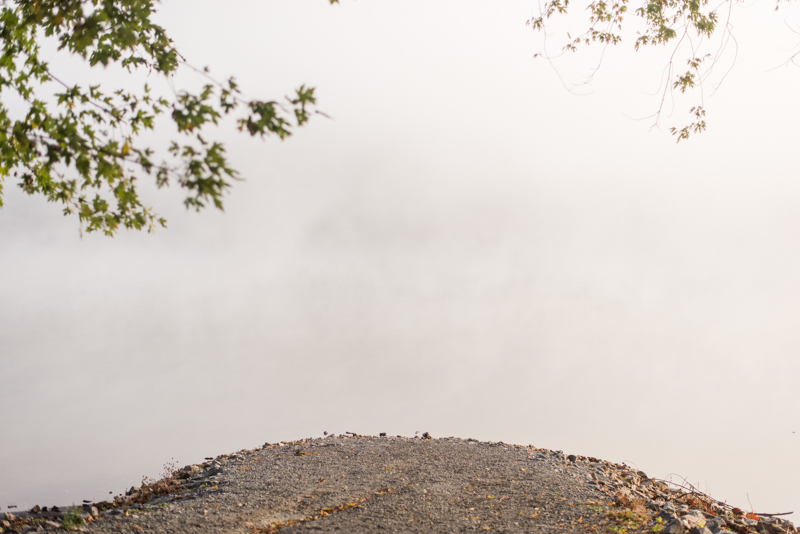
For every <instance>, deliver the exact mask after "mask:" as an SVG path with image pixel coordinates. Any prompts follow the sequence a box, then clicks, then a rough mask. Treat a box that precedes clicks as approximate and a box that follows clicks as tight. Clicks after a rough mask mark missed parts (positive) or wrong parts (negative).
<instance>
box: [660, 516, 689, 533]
mask: <svg viewBox="0 0 800 534" xmlns="http://www.w3.org/2000/svg"><path fill="white" fill-rule="evenodd" d="M662 532H663V534H683V533H684V528H683V523H682V522H681V520H680V519H673V520H672V521H670V522H669V523H667V525H666V526H665V527H664V530H663V531H662Z"/></svg>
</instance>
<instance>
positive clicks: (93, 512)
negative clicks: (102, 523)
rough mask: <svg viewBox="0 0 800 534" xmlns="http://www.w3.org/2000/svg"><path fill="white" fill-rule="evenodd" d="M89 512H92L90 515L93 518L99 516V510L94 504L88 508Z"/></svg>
mask: <svg viewBox="0 0 800 534" xmlns="http://www.w3.org/2000/svg"><path fill="white" fill-rule="evenodd" d="M89 513H90V514H92V517H93V518H95V519H97V518H98V517H100V510H98V509H97V507H95V506H92V507H91V508H90V509H89Z"/></svg>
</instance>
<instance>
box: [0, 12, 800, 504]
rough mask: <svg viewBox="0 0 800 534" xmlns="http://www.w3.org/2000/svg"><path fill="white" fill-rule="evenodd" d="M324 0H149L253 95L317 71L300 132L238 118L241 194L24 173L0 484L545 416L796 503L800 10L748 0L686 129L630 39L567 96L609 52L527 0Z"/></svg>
mask: <svg viewBox="0 0 800 534" xmlns="http://www.w3.org/2000/svg"><path fill="white" fill-rule="evenodd" d="M327 4H328V3H327V2H326V1H325V0H303V1H302V2H298V1H289V0H285V1H283V0H281V1H273V0H270V1H264V0H228V1H227V2H224V3H223V2H216V1H210V0H203V1H201V0H167V1H165V2H164V3H163V4H162V9H161V11H160V12H159V14H158V16H157V18H158V20H159V21H160V22H161V23H162V24H163V25H164V26H166V27H167V29H168V30H169V31H170V34H171V36H172V37H173V39H174V40H175V41H176V44H177V46H178V48H179V50H181V52H182V53H183V54H184V55H185V56H186V57H187V58H188V60H189V61H190V62H192V63H193V64H196V65H198V66H203V65H208V66H209V67H210V68H211V71H212V72H213V73H214V74H215V75H217V76H218V77H219V78H224V77H227V76H229V75H235V76H236V77H237V78H238V80H239V81H240V83H241V86H242V89H243V91H244V92H245V94H246V96H249V97H252V98H278V97H280V96H281V95H284V94H288V93H289V92H290V91H291V90H292V89H293V88H295V87H297V86H299V85H300V84H302V83H308V84H311V85H314V86H316V87H317V94H318V100H319V107H320V109H322V110H323V111H325V112H326V113H327V114H329V115H330V116H331V117H332V118H331V119H325V118H323V117H315V118H314V119H313V120H312V121H311V123H310V124H309V125H308V126H307V127H304V128H303V129H301V130H298V132H297V134H296V135H295V136H294V137H292V138H291V139H289V140H287V141H285V142H280V141H277V140H275V139H270V140H266V141H260V140H252V139H247V138H245V137H244V136H242V135H241V134H238V133H237V132H236V131H235V129H234V128H232V127H231V125H230V124H224V125H222V127H221V128H220V129H219V130H217V131H216V136H217V137H218V138H219V139H222V140H224V141H226V142H227V143H228V150H229V154H230V157H231V160H232V161H233V162H234V163H235V165H236V166H237V168H238V169H239V170H240V171H241V173H242V174H243V175H244V176H245V177H246V178H247V180H246V181H244V182H242V183H238V184H236V185H235V187H234V188H233V190H232V191H231V193H230V195H229V196H228V197H227V198H226V211H225V213H219V212H214V211H208V212H205V213H201V214H196V213H193V212H186V211H185V210H184V209H183V208H182V205H181V200H182V196H181V192H180V191H179V190H170V191H161V192H156V191H154V190H153V189H152V188H149V189H147V190H146V194H147V197H148V198H149V200H150V201H151V203H152V204H154V205H155V206H156V207H157V209H158V211H159V212H161V213H162V214H163V215H165V216H166V217H167V218H168V220H169V228H168V229H166V230H159V231H158V232H157V233H156V234H155V235H147V234H137V233H122V234H120V235H119V236H117V237H115V238H114V239H108V238H104V237H102V236H95V235H84V236H83V238H81V237H80V235H79V226H78V222H77V220H76V219H74V218H65V217H63V216H62V215H61V211H60V208H59V207H58V206H55V205H48V204H47V203H45V202H44V200H43V199H41V198H38V197H27V196H25V195H23V194H21V193H20V192H19V190H18V188H17V187H16V184H15V183H14V182H13V180H10V179H9V180H8V181H7V182H6V184H5V193H4V195H5V196H4V202H5V204H6V205H5V207H3V208H2V209H0V272H2V274H3V276H2V277H0V325H2V326H0V422H1V423H0V424H2V428H3V431H0V507H2V510H5V509H6V507H7V506H8V505H9V504H17V505H19V506H20V507H24V506H32V505H33V504H40V505H42V506H44V505H47V506H50V505H52V504H59V505H61V504H70V503H72V502H80V500H82V499H102V498H104V496H107V495H108V492H109V491H113V492H114V493H117V492H119V491H121V490H123V489H124V488H125V487H129V486H131V485H133V484H137V483H138V482H139V481H140V480H141V477H142V475H147V476H156V475H158V474H159V473H160V472H161V466H162V465H163V464H164V463H165V462H167V461H169V460H170V459H171V458H175V459H176V460H177V461H178V462H179V463H180V464H181V465H183V464H187V463H192V462H197V461H198V460H202V458H203V457H205V456H213V455H217V454H221V453H227V452H232V451H235V450H239V449H242V448H245V447H247V448H252V447H255V446H258V445H261V444H263V443H264V442H266V441H270V442H275V441H281V440H292V439H299V438H303V437H309V436H319V435H321V434H322V432H323V431H325V430H327V431H329V432H336V433H342V432H345V431H353V432H358V433H363V434H377V433H378V432H389V433H390V434H402V435H413V434H414V432H415V431H420V432H423V431H429V432H431V434H433V435H434V436H460V437H463V438H467V437H474V438H478V439H481V440H492V441H500V440H502V441H506V442H509V443H520V444H534V445H536V446H539V447H546V448H550V449H558V450H563V451H565V452H566V453H575V454H585V455H591V456H596V457H601V458H604V459H607V460H611V461H615V462H623V461H624V462H627V463H628V464H631V465H636V466H638V467H639V468H640V469H643V470H645V471H646V472H647V473H648V474H650V475H652V476H658V477H665V476H667V475H669V474H670V473H677V474H680V475H682V476H685V477H687V478H688V479H689V480H690V481H691V482H693V483H696V484H699V486H700V487H701V488H702V489H706V490H708V491H709V492H710V493H711V494H712V495H713V496H714V497H716V498H718V499H720V500H727V501H729V502H731V503H732V504H734V505H738V506H742V507H748V508H749V504H748V501H747V499H748V496H749V499H750V502H751V503H752V506H753V507H754V508H755V509H756V510H757V511H761V512H783V511H789V510H795V509H796V508H797V507H798V500H799V499H800V490H798V485H797V483H796V481H797V480H798V477H799V476H800V460H798V454H797V453H798V448H799V447H800V441H798V440H800V434H794V433H793V432H795V431H798V432H800V418H798V413H797V412H798V407H800V402H799V401H798V395H797V382H798V378H800V359H798V351H800V327H799V326H798V325H800V282H798V273H800V210H798V203H800V176H798V159H797V132H798V128H797V124H798V119H799V118H800V104H799V103H798V98H797V87H798V82H800V70H798V69H797V68H779V69H776V70H770V69H772V68H773V67H775V66H778V65H780V64H781V63H782V62H783V61H785V60H786V58H787V57H788V56H789V55H791V54H792V53H793V50H794V51H796V49H795V48H793V47H794V46H795V45H797V44H798V41H800V38H799V37H798V36H797V35H795V34H793V33H792V32H791V30H790V29H789V28H788V27H787V25H786V24H785V22H790V23H792V24H800V16H798V13H797V11H789V10H784V9H783V8H782V10H781V11H780V12H778V13H775V11H774V5H773V4H771V3H769V2H766V3H750V4H746V5H744V6H739V7H737V9H736V10H735V11H734V19H733V21H734V29H735V35H736V37H737V41H738V45H739V49H738V55H737V56H736V63H735V65H734V68H733V70H732V71H730V73H729V74H728V75H727V77H726V78H725V81H724V84H723V85H722V86H721V88H720V89H719V90H718V91H717V92H716V93H715V94H714V95H713V96H709V93H710V91H708V92H707V93H706V101H705V105H706V108H707V109H708V116H707V119H708V122H709V127H708V131H707V132H706V133H704V134H702V135H701V136H698V137H697V138H695V139H692V140H690V141H689V142H685V143H681V144H677V145H676V144H675V142H674V139H673V137H672V136H671V135H670V134H669V132H668V127H669V126H670V125H677V126H680V125H682V124H683V122H685V119H686V109H685V108H683V107H680V106H678V107H676V108H675V110H674V113H673V114H672V115H671V116H667V113H666V112H665V116H664V123H663V125H662V127H661V128H660V129H651V124H652V121H651V120H642V121H639V120H635V119H637V118H640V117H643V116H646V115H649V114H651V113H653V112H654V111H655V110H656V109H657V108H658V106H659V96H658V95H654V93H655V92H656V91H657V89H658V85H659V79H660V76H661V71H662V69H663V67H664V64H665V63H664V61H665V57H666V55H665V52H664V51H653V52H648V51H644V52H639V53H636V54H634V53H633V52H631V50H630V48H631V47H630V40H629V41H628V43H627V44H628V46H627V47H625V48H620V49H619V50H615V51H610V52H609V53H608V54H607V55H606V57H605V58H604V62H603V65H602V68H601V70H600V71H599V72H598V74H597V75H596V77H595V79H594V81H593V83H592V84H591V85H589V86H588V87H583V88H580V89H576V90H575V91H573V92H570V91H568V90H567V89H565V86H564V83H566V84H567V85H569V84H571V83H578V82H580V81H581V79H582V76H583V74H585V73H586V68H588V67H589V66H590V65H591V64H592V58H593V57H594V56H592V55H591V54H589V55H585V56H582V58H585V59H580V60H572V59H569V58H568V60H569V61H570V62H566V61H565V62H562V63H558V62H556V67H557V70H558V73H559V74H560V75H561V77H559V75H558V74H556V70H554V69H553V68H552V67H551V65H550V64H549V63H548V62H547V61H543V60H534V59H533V57H532V56H533V54H535V53H537V52H541V50H542V40H541V35H538V34H536V33H534V32H532V31H531V30H530V28H528V27H526V26H525V20H526V19H528V18H529V17H530V16H531V15H533V14H535V13H536V10H537V4H536V2H534V1H532V0H508V1H503V2H497V1H494V2H488V1H477V0H474V1H466V0H459V1H455V0H448V1H445V0H442V1H439V0H436V1H431V0H424V1H423V0H403V1H399V0H395V1H383V2H372V1H368V0H359V1H358V2H356V1H353V0H342V4H341V5H338V6H329V5H327ZM576 8H580V6H576ZM578 11H580V9H578ZM575 20H579V19H577V18H576V19H575ZM611 52H613V53H611ZM725 57H726V58H727V59H726V60H725V61H729V62H732V61H733V56H732V55H730V53H729V55H727V56H725ZM581 61H583V63H581ZM54 65H56V63H54ZM721 65H722V66H723V67H724V66H726V65H727V64H726V63H724V62H723V63H721ZM59 66H60V67H61V68H62V69H63V75H64V76H65V77H67V78H70V77H71V78H72V81H75V82H77V81H82V80H84V79H85V78H86V77H87V76H94V75H93V74H91V73H87V71H86V70H85V69H83V68H82V67H80V65H79V64H78V63H76V62H74V61H72V62H71V61H66V62H64V63H61V64H60V65H59ZM56 70H58V67H56ZM719 72H725V70H724V69H721V70H720V71H719ZM103 76H109V77H110V78H111V79H112V80H118V81H119V80H121V79H120V78H119V77H118V76H117V75H116V74H114V73H113V72H112V73H105V74H103ZM562 79H563V81H564V83H562ZM716 81H718V79H716ZM120 83H122V82H120ZM150 83H151V84H153V85H154V86H155V87H156V88H157V89H158V90H163V91H167V90H169V89H168V87H167V85H166V84H165V83H163V82H160V81H158V80H150ZM175 83H176V85H177V86H180V84H182V83H183V84H186V85H187V86H191V85H192V84H196V83H198V80H197V79H196V78H194V77H193V76H192V75H189V74H186V75H181V76H179V78H178V79H177V80H176V82H175ZM575 93H579V94H575ZM668 110H669V106H667V111H668ZM682 121H683V122H682ZM168 138H169V135H168V133H167V132H162V133H159V134H156V135H154V136H153V138H152V139H153V142H154V143H162V144H163V143H164V142H165V141H166V140H167V139H168Z"/></svg>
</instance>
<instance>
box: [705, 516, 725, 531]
mask: <svg viewBox="0 0 800 534" xmlns="http://www.w3.org/2000/svg"><path fill="white" fill-rule="evenodd" d="M706 527H707V528H708V529H709V530H711V532H713V533H714V534H718V533H719V532H720V531H721V530H726V529H727V528H728V524H727V523H725V520H724V519H722V518H721V517H715V518H714V519H709V520H708V521H706Z"/></svg>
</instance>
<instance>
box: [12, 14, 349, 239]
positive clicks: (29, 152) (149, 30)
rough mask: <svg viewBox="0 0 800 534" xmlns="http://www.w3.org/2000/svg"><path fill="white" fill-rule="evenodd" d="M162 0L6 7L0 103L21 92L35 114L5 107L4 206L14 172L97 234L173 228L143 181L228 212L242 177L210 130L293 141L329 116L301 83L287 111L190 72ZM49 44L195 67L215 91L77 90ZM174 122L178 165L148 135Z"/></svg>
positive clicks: (118, 58)
mask: <svg viewBox="0 0 800 534" xmlns="http://www.w3.org/2000/svg"><path fill="white" fill-rule="evenodd" d="M156 1H157V0H2V1H0V6H1V7H0V96H4V95H8V94H16V95H17V96H18V97H20V98H21V100H22V101H23V102H25V105H26V106H27V108H26V109H25V110H24V111H23V113H22V117H21V118H17V119H14V118H13V117H12V113H11V111H10V110H9V108H8V107H7V106H6V101H5V99H3V100H0V206H2V201H3V200H2V185H3V182H4V180H5V179H6V178H7V177H9V176H13V177H15V178H17V179H18V181H19V183H18V185H19V186H20V187H21V188H22V190H23V191H25V192H26V193H28V194H31V195H34V194H41V195H43V196H44V197H45V198H46V199H47V200H48V201H50V202H57V203H60V204H62V205H63V206H64V209H63V211H64V214H65V215H68V214H77V216H78V218H79V221H80V224H81V227H82V229H85V230H86V231H87V232H94V231H99V232H103V233H104V234H106V235H114V234H115V233H116V232H117V231H118V229H120V228H128V229H137V230H138V229H143V228H147V229H148V230H150V231H153V230H154V229H155V228H156V227H157V226H159V225H160V226H165V225H166V221H165V220H164V219H163V218H162V217H159V216H158V215H157V214H155V213H154V211H153V209H152V208H151V207H148V206H146V205H144V204H143V203H142V200H141V198H140V196H139V193H138V189H137V184H138V181H139V180H140V179H141V178H142V177H143V176H152V177H153V178H154V180H155V183H156V185H157V186H158V187H159V188H161V187H166V186H168V185H170V184H172V183H176V184H178V185H179V186H180V187H181V188H182V189H184V190H186V193H187V195H186V198H185V200H184V204H185V205H186V206H187V207H188V208H193V209H195V210H198V211H199V210H201V209H202V208H204V207H206V206H207V205H213V206H215V207H216V208H218V209H222V208H223V200H222V199H223V195H224V193H225V192H226V191H227V190H228V189H229V188H230V187H231V185H232V182H233V181H235V180H239V179H241V177H240V176H239V174H238V172H237V171H236V170H235V169H234V168H233V167H232V166H231V165H230V163H229V162H228V159H227V154H226V152H225V147H224V146H223V145H222V144H221V143H218V142H211V141H207V140H206V139H205V138H204V136H203V132H204V131H205V129H207V128H208V127H209V126H212V125H213V126H216V125H218V124H219V121H220V120H221V119H222V118H223V117H224V116H227V115H230V114H232V113H234V112H237V113H239V118H238V119H237V125H238V129H239V130H240V131H243V132H247V133H248V134H249V135H251V136H260V137H266V136H268V135H275V136H277V137H278V138H279V139H285V138H287V137H289V136H290V135H292V132H293V129H294V128H295V127H299V126H302V125H303V124H305V123H306V122H308V120H309V119H310V117H311V115H312V114H314V113H319V112H318V111H316V110H315V109H314V108H315V105H316V97H315V95H314V88H313V87H306V86H305V85H303V86H300V87H299V88H298V89H296V91H295V94H294V95H292V96H290V97H286V99H285V101H284V102H283V103H281V102H277V101H272V100H271V101H263V100H247V99H245V98H243V97H242V95H241V92H240V90H239V87H238V85H237V83H236V81H235V79H234V78H233V77H231V78H229V79H228V80H226V81H225V82H217V81H216V80H213V79H211V77H210V75H208V69H202V70H201V69H196V68H195V67H192V66H191V65H189V64H188V63H187V62H186V60H185V58H183V56H182V55H181V54H180V53H179V52H178V51H177V49H176V48H175V47H174V45H173V41H172V40H171V39H170V38H169V37H168V35H167V33H166V31H165V30H164V28H162V27H161V26H159V25H157V24H154V23H153V22H152V21H151V16H152V15H153V13H154V3H155V2H156ZM328 1H329V3H331V4H335V3H338V0H328ZM46 39H55V40H56V41H57V43H58V51H59V52H60V53H69V54H74V55H77V56H80V57H81V58H83V59H84V60H85V61H86V62H87V63H88V64H89V65H90V66H92V67H95V66H98V65H102V66H103V67H106V66H108V65H111V64H118V65H120V66H121V67H123V68H125V69H127V70H128V71H129V72H132V71H133V70H134V69H145V70H146V71H147V72H148V73H150V74H156V75H160V76H164V77H165V78H169V77H171V76H172V75H173V74H174V73H175V72H176V71H177V70H178V69H179V68H180V67H187V68H190V69H193V70H195V71H197V72H203V73H204V75H205V76H206V77H207V78H208V79H209V80H210V83H207V84H206V85H205V86H204V87H203V88H202V90H200V91H199V92H190V91H180V92H177V93H176V94H175V95H174V98H172V99H169V100H168V99H166V98H163V97H156V96H154V95H153V94H152V93H151V89H150V87H149V86H148V85H144V87H143V88H142V89H141V90H140V91H127V90H123V89H117V90H112V91H106V90H105V89H104V88H102V87H101V86H99V85H89V86H81V85H80V84H76V85H70V84H68V83H66V82H64V81H62V79H61V78H60V77H58V76H56V75H54V74H53V72H52V70H51V68H50V66H49V65H48V64H47V62H45V61H44V60H43V59H42V58H41V46H40V41H41V40H46ZM54 84H55V86H57V87H59V89H56V90H53V89H52V88H53V86H54ZM167 114H168V116H169V117H170V119H171V120H172V122H173V123H174V125H175V127H176V129H177V132H178V134H179V136H180V137H181V138H182V139H178V140H175V141H172V142H171V143H170V145H169V147H168V150H167V152H168V153H169V154H170V156H171V160H170V161H166V160H161V161H158V162H157V161H155V151H154V150H153V149H152V148H150V147H148V146H143V145H142V144H141V142H140V141H139V139H138V137H139V136H140V135H141V134H142V133H143V132H144V131H147V130H153V129H154V128H155V125H156V117H158V116H159V115H167Z"/></svg>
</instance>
